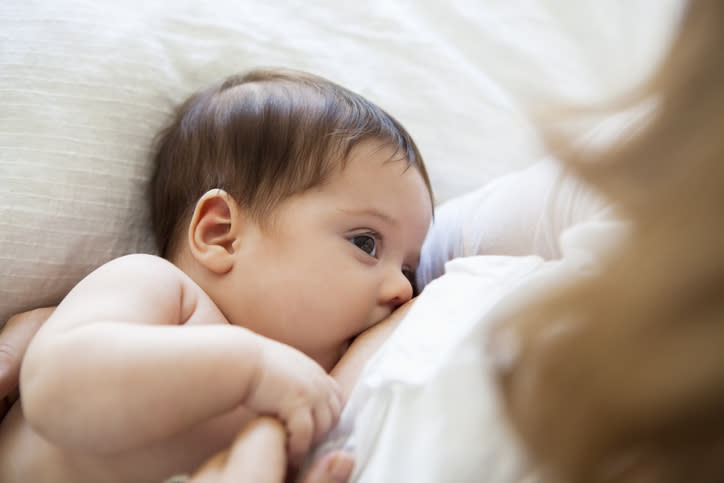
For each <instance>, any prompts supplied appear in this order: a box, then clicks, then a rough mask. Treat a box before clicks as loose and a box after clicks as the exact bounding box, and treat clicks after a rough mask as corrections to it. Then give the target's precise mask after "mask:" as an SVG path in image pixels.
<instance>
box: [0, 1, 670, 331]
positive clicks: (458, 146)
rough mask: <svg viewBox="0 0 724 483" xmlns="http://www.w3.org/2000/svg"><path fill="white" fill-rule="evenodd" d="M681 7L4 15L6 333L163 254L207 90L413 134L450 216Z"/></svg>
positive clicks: (648, 45) (248, 8) (0, 261)
mask: <svg viewBox="0 0 724 483" xmlns="http://www.w3.org/2000/svg"><path fill="white" fill-rule="evenodd" d="M678 4H679V2H678V1H676V0H606V1H600V0H487V1H483V0H453V1H446V2H441V1H437V0H424V1H412V0H397V1H394V0H393V1H391V0H373V1H369V2H359V1H340V0H317V1H314V0H303V1H302V0H300V1H296V0H287V1H279V0H278V1H265V2H261V1H251V0H245V1H244V0H224V1H222V0H219V1H214V2H208V1H201V0H174V1H171V0H169V1H152V0H126V1H125V2H115V1H110V0H105V1H90V0H34V1H33V0H3V1H2V2H0V325H2V324H3V323H4V321H5V320H6V319H7V317H9V316H10V315H11V314H12V313H14V312H17V311H19V310H25V309H29V308H33V307H35V306H39V305H44V304H52V303H57V302H58V301H59V299H60V298H61V297H62V295H63V294H64V293H65V292H67V290H68V289H69V288H70V287H71V286H72V285H73V284H74V283H76V282H77V281H78V280H79V279H80V278H81V277H82V276H84V275H85V274H86V273H88V272H89V271H90V270H92V269H93V268H94V267H96V266H98V265H99V264H101V263H103V262H104V261H106V260H108V259H110V258H113V257H115V256H118V255H121V254H124V253H128V252H132V251H150V250H152V243H151V239H150V236H149V232H148V227H147V220H146V209H145V204H144V198H143V193H144V188H145V186H144V182H145V180H146V179H147V176H148V172H149V165H148V159H149V152H150V147H151V142H152V139H153V136H154V134H155V132H156V131H157V130H158V129H159V128H160V127H161V126H162V125H163V124H164V122H165V121H166V120H167V119H168V115H169V113H170V112H171V110H172V108H173V106H174V105H176V104H177V103H178V102H180V101H181V100H182V99H183V98H185V97H186V96H187V95H189V94H190V93H191V92H192V91H194V90H195V89H197V88H200V87H202V86H204V85H205V84H207V83H209V82H211V81H214V80H217V79H219V78H220V77H223V76H226V75H228V74H230V73H234V72H237V71H240V70H245V69H248V68H252V67H258V66H287V67H295V68H301V69H305V70H309V71H312V72H315V73H318V74H321V75H324V76H327V77H329V78H331V79H332V80H335V81H337V82H339V83H341V84H344V85H345V86H347V87H350V88H352V89H353V90H356V91H358V92H360V93H362V94H363V95H365V96H368V97H369V98H370V99H372V100H374V101H376V102H377V103H378V104H380V105H381V106H382V107H383V108H385V109H386V110H388V111H389V112H390V113H392V114H393V115H394V116H396V117H397V118H398V119H400V121H402V122H403V123H404V124H405V125H406V126H407V127H408V128H409V130H410V132H411V133H412V135H413V136H414V137H415V139H416V140H417V142H418V144H419V146H420V148H421V150H422V153H423V156H424V157H425V159H426V161H427V164H428V169H429V172H430V175H431V177H432V182H433V185H434V188H435V190H436V193H437V198H438V200H445V199H449V198H450V197H453V196H455V195H457V194H460V193H462V192H465V191H467V190H469V189H472V188H475V187H478V186H480V185H481V184H483V183H485V182H487V181H488V180H490V179H492V178H493V177H495V176H496V175H499V174H501V173H505V172H509V171H511V170H513V169H516V168H518V167H522V166H525V165H528V164H530V163H531V162H532V161H534V160H535V159H537V158H538V157H539V155H540V154H541V149H542V148H541V145H540V143H539V140H538V135H537V133H536V129H535V127H534V125H533V123H532V122H531V120H530V118H529V115H528V112H529V109H530V107H531V106H538V107H539V106H540V105H541V104H544V105H545V104H547V103H550V104H551V105H556V104H559V103H574V104H580V103H586V102H590V101H596V100H601V99H604V98H606V97H607V96H608V95H609V94H611V93H612V92H615V91H618V90H621V89H624V88H626V87H627V86H629V85H631V83H632V82H634V81H635V80H636V79H637V78H638V77H640V76H641V75H642V74H643V73H645V72H646V71H647V70H649V69H650V67H651V65H652V64H653V62H654V60H655V59H656V58H657V57H658V55H659V54H660V52H661V50H662V48H663V47H664V46H665V44H666V42H665V39H666V38H667V35H668V32H669V28H670V26H671V24H672V19H674V18H675V12H676V11H677V5H678Z"/></svg>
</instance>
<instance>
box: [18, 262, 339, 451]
mask: <svg viewBox="0 0 724 483" xmlns="http://www.w3.org/2000/svg"><path fill="white" fill-rule="evenodd" d="M184 277H185V276H184V275H183V273H182V272H180V271H179V270H178V269H176V268H175V267H173V266H172V265H170V264H169V263H168V262H166V261H164V260H162V259H159V258H156V257H150V256H142V255H135V256H129V257H123V258H121V259H118V260H116V261H114V262H111V263H109V264H107V265H105V266H104V267H101V268H100V269H98V270H97V271H96V272H94V273H93V274H91V275H90V276H89V277H87V278H86V279H85V280H83V281H82V282H81V283H80V284H79V285H78V286H77V287H76V288H74V289H73V290H72V291H71V292H70V294H69V295H68V296H67V297H66V299H65V300H64V301H63V302H62V303H61V305H60V306H59V307H58V309H57V310H56V312H55V313H54V314H53V315H52V316H51V317H50V319H49V320H48V322H47V323H46V324H45V325H44V326H43V327H42V328H41V329H40V331H39V332H38V334H37V336H36V337H35V339H33V341H32V342H31V345H30V347H29V348H28V351H27V353H26V356H25V359H24V361H23V366H22V370H21V381H20V383H21V393H22V399H23V408H24V412H25V415H26V417H27V419H28V421H29V422H30V423H31V424H32V425H33V426H34V427H35V428H36V429H37V430H38V431H39V432H40V433H41V434H43V435H45V436H46V437H47V438H48V439H49V440H51V441H54V442H56V443H58V444H61V445H63V446H65V447H70V448H75V449H79V450H83V451H92V452H116V451H122V450H124V449H128V448H134V447H138V446H140V445H143V444H144V443H148V442H151V441H156V440H159V439H163V438H165V437H168V436H170V435H173V434H176V433H178V432H180V431H183V430H185V429H187V428H189V427H191V426H193V425H194V424H197V423H199V422H202V421H205V420H208V419H210V418H211V417H213V416H216V415H220V414H222V413H225V412H227V411H229V410H231V409H234V408H236V407H238V406H239V405H248V406H249V407H251V409H254V410H257V411H268V412H269V413H275V410H276V412H277V413H279V414H276V413H275V415H279V416H280V417H282V418H283V417H284V416H287V419H290V418H292V416H290V413H294V410H295V409H297V407H294V406H292V407H291V408H278V405H280V404H282V403H283V402H284V399H283V398H282V397H279V398H278V399H275V400H270V399H271V398H269V397H268V395H267V393H269V392H272V391H269V390H268V389H266V386H268V385H269V384H273V383H275V382H281V383H282V384H286V383H287V382H288V381H287V380H286V379H284V378H283V377H279V371H275V369H276V366H275V364H279V363H281V362H278V361H277V359H280V358H281V356H284V357H285V359H284V362H291V363H292V364H293V365H292V367H293V368H299V369H305V368H306V369H307V373H304V376H307V378H306V379H305V380H302V382H301V383H298V384H297V385H291V387H292V389H297V388H299V387H300V385H301V388H302V389H304V390H306V392H305V391H303V390H300V391H299V392H301V393H302V394H301V395H298V399H299V400H301V402H300V404H302V405H304V404H306V405H307V406H306V408H305V409H307V412H309V411H310V408H311V410H312V412H313V410H314V409H316V406H318V404H316V401H314V400H313V401H311V402H310V399H313V396H317V397H318V398H322V397H323V398H325V401H324V403H325V404H326V402H327V399H329V398H330V395H329V394H330V393H333V392H334V391H333V389H332V388H331V386H330V385H329V384H330V383H329V382H328V381H327V380H326V379H329V377H328V376H327V375H326V374H325V373H324V371H323V370H321V368H319V367H318V366H316V372H315V363H314V362H313V361H311V360H309V359H308V358H306V356H303V355H302V354H301V353H297V351H295V350H294V349H291V348H289V347H287V346H284V345H283V344H279V343H277V342H275V341H271V340H269V339H266V338H264V337H261V336H259V335H257V334H255V333H253V332H251V331H248V330H246V329H243V328H241V327H236V326H231V325H229V324H228V322H227V321H226V320H225V318H224V317H223V316H222V315H221V313H220V312H219V311H218V310H205V311H203V310H202V309H201V308H200V306H201V299H199V298H198V297H194V296H193V294H192V293H189V292H190V291H191V289H193V287H194V286H193V285H190V284H188V283H187V282H189V280H188V279H185V278H184ZM196 288H198V287H196ZM199 311H202V312H203V313H202V314H198V313H197V312H199ZM192 313H193V314H194V316H199V315H200V316H203V318H204V324H202V325H187V326H184V327H178V324H179V323H182V322H184V321H185V320H186V317H188V316H189V314H192ZM295 357H296V359H295ZM290 359H291V361H290ZM267 362H269V364H267ZM305 364H306V365H305ZM310 367H311V369H309V368H310ZM290 370H293V369H290ZM315 378H316V379H315ZM325 378H326V379H325ZM330 381H331V379H330ZM314 384H316V385H317V386H318V387H316V388H313V390H312V391H311V393H313V394H312V396H310V390H309V388H310V386H313V385H314ZM286 386H287V387H288V386H290V384H286ZM303 396H307V398H306V399H305V398H304V397H303ZM323 406H324V405H323ZM324 407H326V406H324ZM282 409H284V410H285V411H286V413H285V414H281V412H282ZM335 418H336V414H333V415H332V416H331V419H335ZM285 422H288V421H285ZM310 424H311V425H312V429H311V432H312V433H314V421H312V422H311V423H310ZM330 424H331V423H330ZM325 430H326V428H325Z"/></svg>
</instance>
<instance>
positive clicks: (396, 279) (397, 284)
mask: <svg viewBox="0 0 724 483" xmlns="http://www.w3.org/2000/svg"><path fill="white" fill-rule="evenodd" d="M411 298H412V284H411V283H410V281H409V280H408V279H407V277H406V276H405V274H404V273H402V272H401V271H399V270H396V271H394V272H391V273H390V275H389V276H388V277H387V279H386V280H385V283H384V284H383V286H382V293H381V299H382V303H383V304H384V305H392V306H393V307H394V308H397V307H399V306H400V305H402V304H404V303H405V302H407V301H408V300H410V299H411Z"/></svg>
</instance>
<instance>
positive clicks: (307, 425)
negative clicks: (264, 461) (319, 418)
mask: <svg viewBox="0 0 724 483" xmlns="http://www.w3.org/2000/svg"><path fill="white" fill-rule="evenodd" d="M286 423H287V430H288V431H289V463H290V464H291V465H292V466H294V467H299V465H300V464H301V463H302V460H303V459H304V456H305V455H306V454H307V451H309V448H310V447H311V446H312V440H313V438H314V419H313V418H312V414H311V412H310V411H307V410H298V411H295V412H294V414H292V415H291V417H290V418H289V419H288V420H287V421H286Z"/></svg>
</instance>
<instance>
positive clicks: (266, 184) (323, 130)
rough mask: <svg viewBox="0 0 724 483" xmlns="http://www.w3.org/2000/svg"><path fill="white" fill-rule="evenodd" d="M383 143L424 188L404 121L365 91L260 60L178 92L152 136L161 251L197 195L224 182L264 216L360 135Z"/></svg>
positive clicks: (168, 251)
mask: <svg viewBox="0 0 724 483" xmlns="http://www.w3.org/2000/svg"><path fill="white" fill-rule="evenodd" d="M369 140H373V141H375V142H379V143H380V147H382V146H389V147H391V148H392V149H393V151H394V154H393V156H392V158H391V160H401V161H404V162H406V163H407V164H408V167H414V168H416V169H417V170H418V171H419V172H420V174H421V175H422V177H423V179H424V182H425V184H426V185H427V188H428V191H430V195H431V196H432V189H431V186H430V181H429V178H428V175H427V171H426V169H425V165H424V162H423V159H422V156H421V155H420V152H419V150H418V148H417V146H416V145H415V142H414V141H413V140H412V137H411V136H410V135H409V134H408V132H407V131H406V130H405V128H404V127H403V126H402V125H401V124H400V123H399V122H398V121H397V120H396V119H395V118H393V117H392V116H390V115H389V114H387V113H386V112H385V111H384V110H382V109H381V108H379V107H378V106H376V105H375V104H373V103H372V102H370V101H368V100H367V99H365V98H364V97H362V96H360V95H358V94H356V93H354V92H352V91H350V90H348V89H346V88H344V87H341V86H339V85H337V84H335V83H333V82H331V81H329V80H327V79H324V78H322V77H319V76H315V75H312V74H309V73H305V72H300V71H294V70H285V69H274V70H272V69H268V70H253V71H250V72H248V73H245V74H242V75H234V76H231V77H229V78H227V79H225V80H224V81H222V82H220V83H218V84H215V85H213V86H211V87H209V88H207V89H205V90H202V91H201V92H198V93H196V94H194V95H193V96H192V97H191V98H189V99H188V100H187V101H186V102H184V103H183V104H182V105H181V106H180V108H179V110H178V112H177V113H176V116H175V118H174V120H173V122H172V123H171V124H170V126H169V127H168V128H166V129H165V130H164V131H162V132H161V133H160V135H159V138H158V141H157V151H156V155H155V159H154V172H153V176H152V178H151V184H150V194H149V195H150V200H151V220H152V223H153V228H154V234H155V237H156V243H157V247H158V249H159V252H160V254H161V255H162V256H164V257H166V258H169V257H171V256H173V254H174V252H175V250H176V249H177V248H178V241H179V239H180V238H181V236H182V235H183V233H184V229H185V227H186V224H187V222H188V220H189V218H190V216H191V214H192V213H193V209H194V207H195V204H196V202H197V201H198V200H199V198H200V197H201V196H202V195H203V194H204V193H205V192H207V191H208V190H211V189H214V188H219V189H223V190H224V191H226V192H227V193H228V194H229V195H230V196H231V197H232V198H234V200H235V201H236V202H237V203H239V205H240V206H241V207H242V208H243V209H244V210H245V211H246V212H247V213H249V214H250V216H251V217H252V219H254V220H255V221H256V222H258V223H260V224H262V225H263V224H264V223H265V222H266V221H268V220H267V218H268V215H269V214H270V213H271V212H272V210H273V209H274V208H275V207H276V206H277V205H278V203H279V202H281V201H283V200H284V199H286V198H289V197H290V196H293V195H295V194H299V193H302V192H304V191H306V190H309V189H310V188H313V187H315V186H318V185H321V184H323V183H324V182H325V181H326V180H327V179H328V178H329V176H330V175H331V174H332V173H333V172H334V171H335V170H336V169H343V168H344V166H345V163H346V161H347V158H348V156H349V154H350V151H351V150H352V149H353V148H354V147H355V146H357V145H358V144H359V143H361V142H363V141H369Z"/></svg>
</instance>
